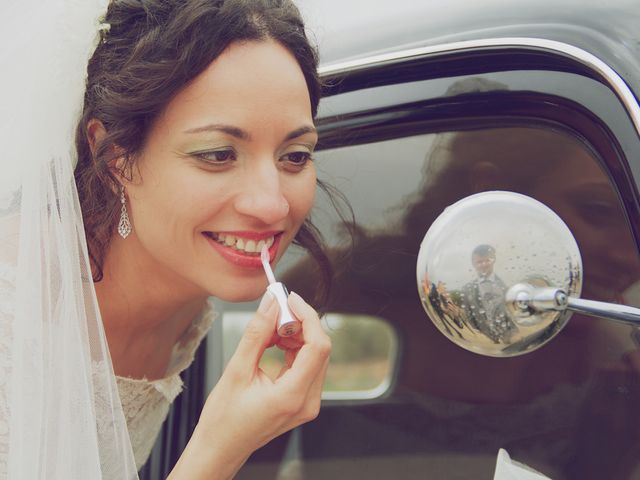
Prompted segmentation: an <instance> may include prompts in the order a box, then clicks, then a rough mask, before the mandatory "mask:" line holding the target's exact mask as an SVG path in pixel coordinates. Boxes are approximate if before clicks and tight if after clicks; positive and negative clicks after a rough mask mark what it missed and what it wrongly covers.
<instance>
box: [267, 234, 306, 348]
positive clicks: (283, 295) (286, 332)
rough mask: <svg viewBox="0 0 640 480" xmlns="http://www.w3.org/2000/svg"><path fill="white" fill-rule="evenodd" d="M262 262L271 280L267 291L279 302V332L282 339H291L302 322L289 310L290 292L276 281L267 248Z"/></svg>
mask: <svg viewBox="0 0 640 480" xmlns="http://www.w3.org/2000/svg"><path fill="white" fill-rule="evenodd" d="M260 260H262V267H263V268H264V272H265V273H266V274H267V279H268V280H269V286H268V287H267V291H268V292H270V293H271V294H272V295H273V296H274V297H275V299H276V301H277V302H278V307H280V308H279V312H278V324H277V332H278V335H280V336H281V337H290V336H291V335H295V334H296V333H298V332H299V331H300V321H299V320H298V319H297V318H296V317H295V315H294V314H293V313H292V312H291V310H289V304H288V303H287V298H288V297H289V291H288V290H287V287H285V286H284V284H283V283H282V282H278V281H276V277H275V275H274V274H273V270H272V269H271V265H270V264H269V250H268V249H267V247H266V246H265V247H263V248H262V251H261V252H260Z"/></svg>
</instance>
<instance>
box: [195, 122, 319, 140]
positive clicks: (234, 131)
mask: <svg viewBox="0 0 640 480" xmlns="http://www.w3.org/2000/svg"><path fill="white" fill-rule="evenodd" d="M202 132H222V133H226V134H227V135H231V136H232V137H236V138H239V139H241V140H250V139H251V135H249V133H248V132H246V131H245V130H242V129H241V128H238V127H234V126H232V125H225V124H221V123H211V124H209V125H203V126H202V127H194V128H190V129H188V130H185V131H184V132H183V133H202ZM307 133H316V128H315V127H314V126H312V125H305V126H303V127H300V128H296V129H295V130H293V131H292V132H290V133H288V134H287V136H286V137H285V142H286V141H289V140H293V139H294V138H298V137H301V136H302V135H305V134H307Z"/></svg>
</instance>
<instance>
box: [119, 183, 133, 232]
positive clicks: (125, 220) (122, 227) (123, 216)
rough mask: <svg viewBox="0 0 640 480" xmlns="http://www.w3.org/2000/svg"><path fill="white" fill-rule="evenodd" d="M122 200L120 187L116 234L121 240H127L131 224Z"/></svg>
mask: <svg viewBox="0 0 640 480" xmlns="http://www.w3.org/2000/svg"><path fill="white" fill-rule="evenodd" d="M125 202H126V200H125V198H124V186H120V203H121V204H122V210H120V223H118V233H119V234H120V236H121V237H122V238H127V237H128V236H129V234H130V233H131V222H130V221H129V215H128V214H127V206H126V205H125Z"/></svg>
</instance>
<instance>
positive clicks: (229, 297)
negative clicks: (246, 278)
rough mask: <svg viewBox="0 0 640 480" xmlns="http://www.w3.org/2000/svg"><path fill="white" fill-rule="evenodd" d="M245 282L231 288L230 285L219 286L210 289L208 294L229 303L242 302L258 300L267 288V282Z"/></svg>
mask: <svg viewBox="0 0 640 480" xmlns="http://www.w3.org/2000/svg"><path fill="white" fill-rule="evenodd" d="M248 283H249V282H247V283H246V284H245V285H243V286H238V288H232V287H231V286H229V287H227V288H224V289H220V288H219V287H218V288H216V289H211V290H210V291H209V294H210V295H211V296H213V297H216V298H217V299H219V300H222V301H223V302H229V303H242V302H253V301H254V300H258V299H260V298H261V297H262V295H264V292H265V291H266V289H267V282H266V281H264V282H261V283H260V285H255V286H253V285H250V284H248Z"/></svg>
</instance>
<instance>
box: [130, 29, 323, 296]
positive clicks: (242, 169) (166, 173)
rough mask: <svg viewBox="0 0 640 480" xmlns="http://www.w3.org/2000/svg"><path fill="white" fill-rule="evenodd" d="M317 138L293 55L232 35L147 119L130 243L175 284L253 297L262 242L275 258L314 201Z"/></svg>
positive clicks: (258, 289) (259, 287) (260, 284)
mask: <svg viewBox="0 0 640 480" xmlns="http://www.w3.org/2000/svg"><path fill="white" fill-rule="evenodd" d="M316 141H317V134H316V131H315V128H314V127H313V118H312V114H311V105H310V100H309V93H308V90H307V85H306V82H305V79H304V76H303V74H302V71H301V69H300V67H299V65H298V63H297V62H296V60H295V58H294V57H293V56H292V55H291V53H289V51H288V50H286V49H285V48H284V47H283V46H281V45H280V44H279V43H276V42H273V41H264V42H243V43H236V44H232V45H231V46H230V47H229V48H228V49H227V50H225V52H224V53H223V54H222V55H220V57H218V58H217V59H216V60H215V61H214V62H213V63H211V65H209V67H208V68H207V69H206V70H205V71H204V72H203V73H202V74H201V75H199V76H198V77H196V78H195V80H194V81H193V82H191V83H190V84H189V85H188V86H187V87H186V88H184V89H183V90H182V91H181V92H180V93H179V94H178V95H177V96H176V97H175V98H174V99H173V100H172V101H171V102H170V103H169V104H168V106H167V107H166V110H165V111H164V112H163V114H162V115H161V116H160V117H159V118H158V120H157V122H156V123H155V125H154V126H153V128H152V130H151V132H150V134H149V137H148V140H147V142H146V144H145V148H144V151H143V152H142V155H141V156H140V158H139V159H138V162H137V166H138V170H136V171H135V172H134V173H135V175H134V178H133V179H132V181H131V182H128V183H127V184H126V185H125V188H126V193H127V197H128V209H129V215H130V217H131V222H132V225H133V234H132V236H130V237H129V238H127V239H126V240H124V242H129V244H130V245H131V247H129V244H128V245H127V248H133V249H136V252H135V253H136V258H137V259H138V260H139V261H140V262H141V265H144V266H145V267H146V268H148V269H151V270H152V271H151V272H150V274H151V275H153V276H152V277H150V278H154V280H156V279H158V280H164V281H166V282H168V283H170V284H171V285H172V288H174V289H177V290H178V291H180V289H182V290H184V291H185V292H188V293H189V294H196V295H198V294H205V295H215V296H216V297H219V298H221V299H223V300H226V301H246V300H251V299H254V298H256V297H258V296H259V295H260V294H262V293H263V291H264V288H265V285H266V283H267V280H266V277H265V274H264V272H263V270H262V267H261V263H260V247H262V245H264V244H266V245H267V246H269V252H270V256H271V260H272V261H273V260H275V259H277V258H279V257H280V256H281V255H282V254H283V252H284V251H285V249H286V248H287V246H288V245H289V244H290V243H291V241H292V240H293V238H294V236H295V235H296V232H297V231H298V229H299V228H300V226H301V225H302V223H303V221H304V219H305V217H306V215H307V213H308V212H309V209H310V208H311V205H312V203H313V199H314V194H315V184H316V174H315V168H314V166H313V163H312V161H311V154H312V152H313V149H314V146H315V144H316Z"/></svg>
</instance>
